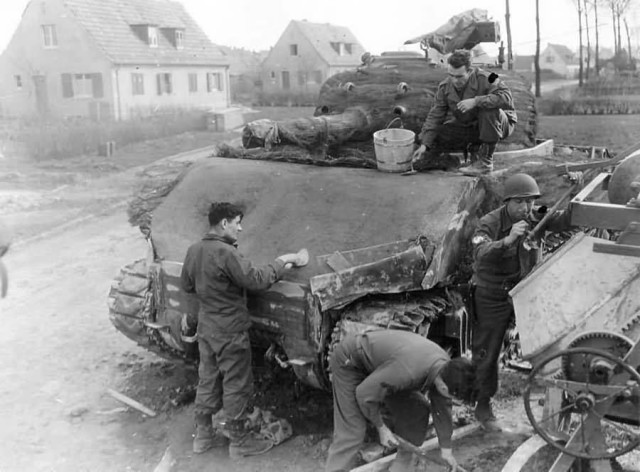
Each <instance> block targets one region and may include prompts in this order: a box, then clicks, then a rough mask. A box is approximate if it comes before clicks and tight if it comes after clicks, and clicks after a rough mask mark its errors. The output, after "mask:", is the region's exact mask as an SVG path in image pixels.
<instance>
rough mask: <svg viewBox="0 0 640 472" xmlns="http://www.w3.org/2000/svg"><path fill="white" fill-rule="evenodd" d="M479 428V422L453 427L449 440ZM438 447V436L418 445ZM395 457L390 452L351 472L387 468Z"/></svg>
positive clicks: (377, 471) (459, 437)
mask: <svg viewBox="0 0 640 472" xmlns="http://www.w3.org/2000/svg"><path fill="white" fill-rule="evenodd" d="M479 429H480V424H479V423H474V424H468V425H466V426H463V427H462V428H458V429H455V430H454V431H453V434H452V435H451V440H453V441H455V440H457V439H461V438H464V437H465V436H469V435H470V434H471V433H475V432H476V431H478V430H479ZM437 447H438V438H437V437H436V438H431V439H428V440H426V441H425V442H423V443H422V446H420V449H421V450H422V451H425V452H426V451H431V450H433V449H435V448H437ZM395 458H396V454H390V455H388V456H384V457H383V458H381V459H378V460H377V461H373V462H370V463H368V464H365V465H361V466H360V467H356V468H355V469H351V472H381V471H383V470H387V468H388V467H389V464H390V463H391V462H393V460H394V459H395Z"/></svg>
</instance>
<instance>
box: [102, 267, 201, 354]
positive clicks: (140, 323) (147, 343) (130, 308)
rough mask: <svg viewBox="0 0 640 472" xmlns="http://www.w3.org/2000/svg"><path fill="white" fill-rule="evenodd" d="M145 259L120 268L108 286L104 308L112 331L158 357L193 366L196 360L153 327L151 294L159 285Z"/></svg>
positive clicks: (152, 298) (153, 294) (153, 310)
mask: <svg viewBox="0 0 640 472" xmlns="http://www.w3.org/2000/svg"><path fill="white" fill-rule="evenodd" d="M154 277H155V275H154V273H153V271H150V270H149V268H148V265H147V260H146V259H139V260H137V261H135V262H133V263H131V264H127V265H126V266H124V267H122V268H121V269H120V272H119V274H118V275H117V276H116V277H115V279H114V280H113V282H112V283H111V288H110V290H109V296H108V301H107V305H108V307H109V319H110V320H111V323H112V324H113V325H114V326H115V328H116V329H117V330H118V331H120V332H121V333H123V334H124V335H125V336H127V337H128V338H129V339H131V340H133V341H135V342H136V343H137V344H138V345H139V346H141V347H143V348H144V349H146V350H148V351H151V352H153V353H154V354H157V355H158V356H160V357H162V358H164V359H167V360H171V361H176V360H180V361H183V362H186V363H189V364H193V363H194V362H195V361H196V360H197V359H195V358H191V357H189V356H188V355H187V354H186V353H185V352H184V351H180V350H178V349H175V348H173V347H172V346H170V345H169V344H168V343H167V342H166V341H165V340H164V339H163V338H162V335H161V334H160V332H159V328H157V327H154V326H153V322H154V321H155V303H154V298H155V297H156V296H158V294H157V293H154V290H156V287H158V284H157V283H155V280H154Z"/></svg>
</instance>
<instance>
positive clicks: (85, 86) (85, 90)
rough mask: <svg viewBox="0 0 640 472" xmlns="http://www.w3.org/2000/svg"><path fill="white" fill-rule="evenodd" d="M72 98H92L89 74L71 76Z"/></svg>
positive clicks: (91, 84) (91, 80)
mask: <svg viewBox="0 0 640 472" xmlns="http://www.w3.org/2000/svg"><path fill="white" fill-rule="evenodd" d="M73 96H74V97H78V98H87V97H92V96H93V77H91V74H73Z"/></svg>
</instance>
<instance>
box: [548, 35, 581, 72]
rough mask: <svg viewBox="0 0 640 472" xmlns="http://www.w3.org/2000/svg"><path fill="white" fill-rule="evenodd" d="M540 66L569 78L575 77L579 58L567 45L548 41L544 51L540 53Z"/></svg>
mask: <svg viewBox="0 0 640 472" xmlns="http://www.w3.org/2000/svg"><path fill="white" fill-rule="evenodd" d="M540 68H541V69H543V70H551V71H553V72H556V73H557V74H560V75H562V76H564V77H566V78H568V79H571V78H574V77H576V74H577V73H578V70H579V69H580V59H579V57H578V55H577V54H576V53H574V52H573V51H571V49H569V48H568V47H567V46H565V45H563V44H553V43H548V44H547V47H546V48H545V49H544V51H542V52H541V53H540Z"/></svg>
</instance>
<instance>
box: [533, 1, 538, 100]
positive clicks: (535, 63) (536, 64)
mask: <svg viewBox="0 0 640 472" xmlns="http://www.w3.org/2000/svg"><path fill="white" fill-rule="evenodd" d="M533 62H534V65H535V68H536V97H540V6H539V5H538V0H536V57H535V61H533Z"/></svg>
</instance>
